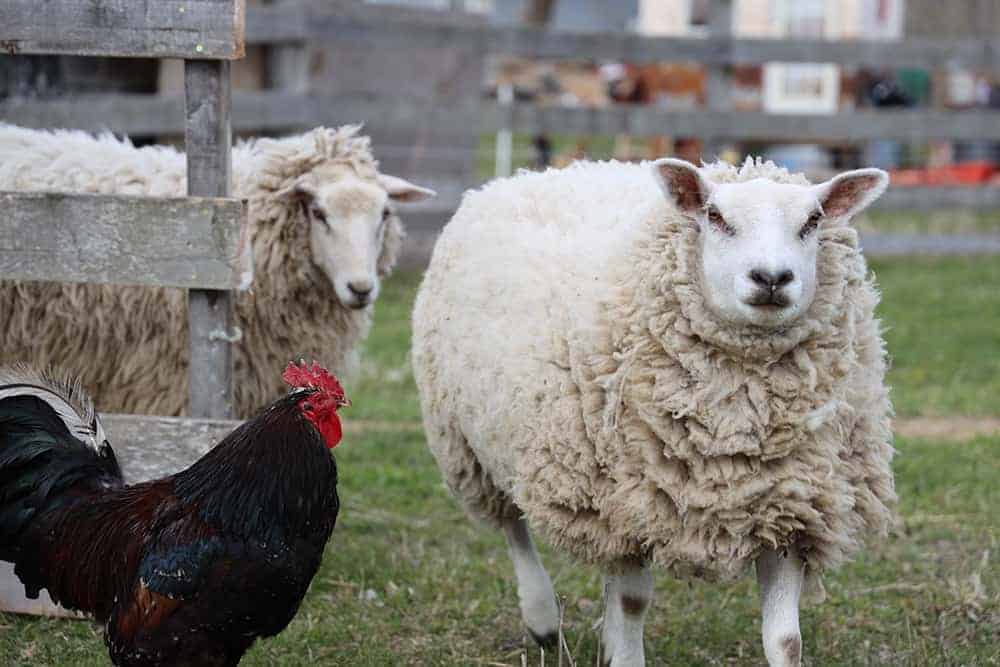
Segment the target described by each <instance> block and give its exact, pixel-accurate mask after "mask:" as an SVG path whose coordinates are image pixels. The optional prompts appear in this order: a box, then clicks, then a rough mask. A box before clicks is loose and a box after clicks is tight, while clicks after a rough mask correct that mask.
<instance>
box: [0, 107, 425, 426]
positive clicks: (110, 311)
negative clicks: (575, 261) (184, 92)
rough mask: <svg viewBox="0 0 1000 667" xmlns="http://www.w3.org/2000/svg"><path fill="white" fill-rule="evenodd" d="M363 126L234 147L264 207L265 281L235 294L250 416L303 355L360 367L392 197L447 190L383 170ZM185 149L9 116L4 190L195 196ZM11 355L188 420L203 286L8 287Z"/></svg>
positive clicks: (2, 145)
mask: <svg viewBox="0 0 1000 667" xmlns="http://www.w3.org/2000/svg"><path fill="white" fill-rule="evenodd" d="M358 130H359V127H358V126H345V127H342V128H339V129H327V128H316V129H314V130H312V131H310V132H306V133H305V134H302V135H298V136H293V137H288V138H284V139H257V140H253V141H249V142H247V143H244V144H242V145H239V146H236V147H235V148H234V149H233V193H234V196H236V197H240V198H245V199H247V200H249V226H250V227H249V232H250V239H251V243H252V250H253V255H254V277H253V284H252V287H251V289H250V290H249V291H246V292H240V293H238V294H237V295H236V297H235V307H234V310H235V315H236V324H237V326H239V328H240V330H241V332H242V337H241V339H240V340H238V341H237V343H236V345H235V349H234V358H235V361H234V363H235V403H236V405H235V411H236V413H237V414H238V415H240V416H242V417H248V416H250V415H251V414H252V413H253V412H254V411H255V410H256V409H258V408H259V407H260V406H261V405H263V404H265V403H267V402H268V401H269V400H271V399H273V398H274V397H276V396H279V395H281V393H282V392H283V391H284V389H283V385H282V382H281V371H282V369H283V368H284V366H285V365H286V364H287V363H288V360H289V359H290V358H293V357H298V356H303V357H306V358H315V359H322V360H323V362H324V363H325V364H326V365H327V367H328V368H329V369H330V370H331V371H332V372H334V373H336V374H338V375H345V374H347V375H350V374H351V373H352V372H353V371H354V370H355V367H356V366H357V358H358V350H359V347H360V344H361V342H362V341H363V340H364V338H365V337H366V336H367V334H368V330H369V328H370V325H371V314H372V313H371V311H372V307H371V306H372V303H373V302H374V301H375V299H376V298H377V297H378V294H379V287H380V279H381V278H382V277H383V276H385V275H386V274H388V273H389V271H390V270H391V269H392V267H393V265H394V264H395V262H396V258H397V255H398V252H399V249H400V244H401V241H402V237H403V227H402V223H401V222H400V220H399V218H398V216H397V215H396V213H395V209H394V205H393V203H392V202H399V201H403V202H413V201H419V200H421V199H424V198H426V197H429V196H432V195H433V194H434V193H433V191H431V190H427V189H425V188H421V187H418V186H416V185H413V184H411V183H408V182H407V181H405V180H403V179H400V178H396V177H393V176H386V175H384V174H380V173H378V163H377V162H376V161H375V159H374V158H373V157H372V154H371V147H370V142H369V139H368V137H365V136H363V135H360V134H358ZM186 173H187V167H186V163H185V158H184V154H183V153H180V152H178V151H176V150H174V149H173V148H169V147H163V146H151V147H144V148H134V147H133V146H132V145H131V143H130V142H128V141H127V140H124V141H119V140H117V139H116V138H115V137H114V136H112V135H108V134H105V135H102V136H99V137H96V138H95V137H93V136H91V135H89V134H87V133H84V132H79V131H56V132H48V131H36V130H27V129H23V128H18V127H13V126H10V125H0V190H54V191H64V192H65V191H69V192H89V193H115V194H131V195H149V196H160V197H163V196H183V195H185V194H186V187H187V186H186ZM0 312H3V313H4V315H5V317H6V322H5V326H4V327H3V329H2V339H0V364H3V363H9V362H13V361H27V362H30V363H32V364H41V365H45V364H54V365H58V366H60V367H64V368H72V369H74V371H75V372H78V373H79V374H80V375H81V376H82V378H83V382H84V384H85V386H86V387H87V388H88V390H89V391H90V392H91V393H93V394H94V395H96V396H98V397H99V408H100V409H101V410H102V411H120V412H129V413H153V414H166V415H176V414H183V413H184V411H185V410H186V405H187V394H188V389H187V387H188V380H187V365H188V357H189V349H188V325H187V322H188V318H187V293H186V291H184V290H179V289H166V288H150V287H135V286H119V285H66V284H57V283H30V282H13V281H5V282H2V283H0Z"/></svg>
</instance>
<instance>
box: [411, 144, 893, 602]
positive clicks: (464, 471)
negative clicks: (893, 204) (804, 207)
mask: <svg viewBox="0 0 1000 667" xmlns="http://www.w3.org/2000/svg"><path fill="white" fill-rule="evenodd" d="M705 172H706V175H707V177H708V178H709V179H710V180H712V181H714V182H717V183H722V182H733V181H748V180H752V179H754V178H769V179H771V180H774V181H778V182H788V183H805V182H806V181H805V179H804V178H802V177H801V176H796V175H791V174H788V173H787V172H786V171H784V170H782V169H779V168H777V167H775V166H774V165H773V164H771V163H759V162H752V161H748V162H747V163H746V164H745V165H744V166H743V167H742V168H740V169H736V168H734V167H731V166H729V165H725V164H721V163H720V164H717V165H713V166H711V167H709V168H707V169H706V170H705ZM819 233H820V237H819V239H820V240H819V243H820V249H819V259H818V272H817V283H818V286H817V294H816V298H815V301H814V302H813V304H812V306H811V307H810V309H809V310H808V312H807V313H806V314H805V315H804V317H802V318H801V319H800V320H799V321H797V322H796V323H795V324H793V325H791V326H789V327H788V328H786V329H783V330H781V331H770V332H769V331H762V330H755V329H752V328H746V329H739V328H734V327H733V325H730V324H727V323H724V322H722V321H720V320H718V319H717V318H716V317H715V316H714V315H713V314H712V313H711V312H710V311H709V310H708V309H707V307H706V305H705V302H704V299H703V297H702V293H701V287H700V284H699V282H700V279H699V275H700V272H699V268H698V266H699V253H700V250H699V243H698V234H699V232H698V230H697V228H696V227H695V226H694V225H693V224H692V223H690V222H688V221H687V220H686V219H684V218H683V217H682V216H681V214H680V213H679V212H677V211H676V210H675V209H673V208H672V207H671V206H670V205H669V204H668V203H667V201H666V200H665V198H664V196H663V195H662V194H661V191H660V189H659V188H658V186H657V185H656V183H655V181H654V180H653V176H652V172H651V169H650V167H649V166H648V165H628V164H620V163H615V162H610V163H588V164H579V165H577V166H574V167H571V168H569V169H566V170H562V171H551V170H550V171H548V172H545V173H543V174H521V175H518V176H516V177H514V178H512V179H508V180H504V181H498V182H494V183H493V184H491V185H488V186H487V187H486V188H484V189H483V190H480V191H478V192H474V193H471V194H469V195H467V197H466V199H465V201H464V202H463V204H462V207H461V208H460V209H459V211H458V213H457V214H456V215H455V217H454V219H453V220H452V221H451V223H450V224H449V225H448V227H447V228H446V229H445V231H444V233H443V234H442V237H441V239H440V240H439V242H438V245H437V247H436V248H435V251H434V256H433V259H432V261H431V266H430V269H429V270H428V272H427V275H426V278H425V280H424V283H423V285H422V286H421V288H420V292H419V294H418V297H417V305H416V309H415V312H414V348H413V361H414V370H415V375H416V378H417V384H418V387H419V389H420V393H421V400H422V406H423V412H424V421H425V426H426V429H427V435H428V442H429V445H430V448H431V451H432V452H433V453H434V455H435V457H436V458H437V461H438V464H439V466H440V467H441V470H442V472H443V473H444V476H445V479H446V481H447V482H448V484H449V486H450V487H451V489H452V490H453V491H454V492H455V494H456V495H457V496H458V497H459V498H460V499H461V501H462V502H463V504H464V505H465V506H466V507H467V509H468V510H469V511H470V512H471V513H473V514H474V515H476V516H480V517H484V518H487V519H499V518H501V517H503V516H505V515H511V514H519V513H523V514H524V515H525V516H526V517H527V518H528V520H529V522H530V523H531V524H532V526H533V527H534V528H535V529H536V530H539V531H541V532H542V533H543V534H544V535H545V536H547V537H548V539H549V540H550V541H552V542H554V543H555V544H557V545H558V546H559V547H561V548H563V549H565V550H567V551H570V552H572V553H573V554H574V555H575V556H577V557H578V558H581V559H583V560H585V561H591V562H597V563H601V564H604V565H606V566H611V567H614V566H616V565H620V564H622V563H624V562H634V561H637V560H639V561H647V562H652V563H655V564H658V565H661V566H664V567H667V568H670V569H672V570H673V571H675V572H676V573H679V574H691V575H698V576H705V577H723V578H728V577H732V576H735V575H737V574H739V573H741V572H742V571H744V570H745V568H746V567H747V565H748V564H750V563H751V562H753V560H754V559H755V557H756V556H757V555H759V554H760V553H761V551H762V550H764V549H765V548H772V549H775V548H776V549H782V548H788V547H795V548H798V549H799V550H801V552H802V554H803V557H804V558H805V560H806V562H807V564H808V568H809V571H810V573H811V574H813V575H815V574H817V573H819V572H820V571H822V570H823V569H826V568H830V567H833V566H836V565H838V564H839V563H841V562H843V561H844V560H845V559H846V558H847V557H849V556H850V555H851V554H853V553H855V552H857V551H858V550H859V549H860V548H861V546H862V541H863V539H864V538H865V537H866V536H867V535H870V534H884V533H885V532H886V531H887V528H888V527H889V525H890V523H891V521H892V516H893V515H892V511H891V509H890V508H891V506H892V505H893V503H894V501H895V493H894V490H893V478H892V472H891V469H890V460H891V458H892V453H893V449H892V446H891V431H890V423H889V418H890V414H891V406H890V404H889V400H888V394H887V389H886V387H885V384H884V382H883V378H884V374H885V353H884V349H883V342H882V339H881V336H880V333H879V324H878V321H877V320H876V319H875V317H874V309H875V306H876V304H877V302H878V293H877V292H876V290H875V287H874V285H873V283H872V280H871V278H870V277H869V276H868V275H867V269H866V266H865V262H864V260H863V258H862V256H861V253H860V251H859V248H858V238H857V234H856V233H855V231H854V230H853V229H852V228H851V227H850V226H848V221H844V220H839V221H838V220H831V221H828V222H826V223H824V225H823V226H822V228H821V230H820V232H819ZM814 583H818V581H815V580H814Z"/></svg>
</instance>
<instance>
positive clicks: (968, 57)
mask: <svg viewBox="0 0 1000 667" xmlns="http://www.w3.org/2000/svg"><path fill="white" fill-rule="evenodd" d="M248 12H249V14H248V18H247V40H248V41H249V42H250V43H275V42H289V41H319V42H330V41H339V42H341V43H344V42H352V43H357V44H359V45H361V46H364V48H378V46H380V45H383V44H389V45H392V46H394V47H396V48H399V47H400V46H406V47H414V48H416V47H427V46H438V45H441V44H449V45H450V46H455V47H467V48H478V49H482V50H484V51H487V52H490V53H497V54H510V55H519V56H528V57H536V58H556V59H579V58H581V57H585V58H588V59H593V60H616V61H623V62H633V63H641V62H669V61H687V62H697V63H702V64H760V63H766V62H810V63H813V62H831V63H837V64H840V65H869V66H878V67H927V68H937V67H941V66H942V65H946V64H947V65H959V66H966V67H987V68H995V67H998V66H1000V40H996V39H927V38H907V39H905V40H901V41H871V40H848V41H837V42H833V41H823V40H804V39H795V40H786V39H782V40H774V39H732V38H730V37H711V38H708V39H699V38H693V37H643V36H640V35H636V34H632V33H616V32H606V33H574V32H563V31H552V30H545V29H539V28H527V27H512V26H492V25H486V24H484V23H482V22H481V21H480V22H478V23H477V22H473V21H465V22H464V23H456V19H455V18H454V16H455V15H454V14H452V15H450V16H449V15H448V14H446V13H444V12H438V11H426V10H424V11H418V10H410V11H406V12H401V11H400V10H399V8H398V7H396V6H385V7H380V6H377V5H375V6H371V5H368V6H358V5H357V4H356V3H355V4H345V3H333V6H331V4H330V3H328V2H323V3H316V2H304V3H300V4H298V6H291V7H286V8H283V9H281V10H280V11H279V10H277V9H276V8H267V7H264V8H257V7H251V8H250V9H249V10H248Z"/></svg>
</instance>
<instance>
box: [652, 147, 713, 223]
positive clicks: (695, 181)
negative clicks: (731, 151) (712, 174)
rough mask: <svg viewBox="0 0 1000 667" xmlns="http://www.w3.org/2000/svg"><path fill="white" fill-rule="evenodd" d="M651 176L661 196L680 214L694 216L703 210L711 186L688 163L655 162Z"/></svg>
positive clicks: (669, 159) (695, 168) (670, 159)
mask: <svg viewBox="0 0 1000 667" xmlns="http://www.w3.org/2000/svg"><path fill="white" fill-rule="evenodd" d="M653 176H654V177H655V178H656V182H657V183H659V185H660V188H662V189H663V194H665V195H666V196H667V199H669V200H670V201H672V202H673V203H674V205H675V206H677V209H678V210H680V211H681V212H682V213H687V214H694V213H696V212H698V211H701V210H703V209H704V208H705V204H706V203H707V202H708V197H709V194H710V193H711V191H712V186H711V184H710V183H709V182H708V181H706V180H705V179H704V178H702V176H701V172H700V171H698V167H696V166H694V165H693V164H691V163H690V162H685V161H684V160H676V159H674V158H663V159H662V160H657V161H656V162H654V163H653Z"/></svg>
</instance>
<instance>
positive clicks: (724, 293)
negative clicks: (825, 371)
mask: <svg viewBox="0 0 1000 667" xmlns="http://www.w3.org/2000/svg"><path fill="white" fill-rule="evenodd" d="M654 166H655V169H656V175H657V177H658V181H659V183H660V184H661V186H662V188H663V190H664V192H665V193H666V194H667V196H668V198H669V199H670V200H672V201H673V203H674V204H675V205H676V206H677V208H678V210H679V211H681V213H682V214H684V215H685V216H686V217H687V218H688V219H690V220H691V222H692V223H693V224H695V225H697V228H698V231H699V238H700V249H701V253H700V266H699V278H700V280H701V287H702V293H703V296H704V299H705V302H706V304H707V305H708V307H709V308H710V309H711V310H712V312H713V313H715V315H716V316H717V317H719V318H721V319H723V320H725V321H727V322H730V323H733V324H736V325H738V326H753V327H760V328H765V329H780V328H782V327H784V326H787V325H789V324H791V323H792V322H794V321H795V320H797V319H798V318H799V317H801V316H802V315H803V314H804V313H805V312H806V311H808V310H809V307H810V305H811V304H812V302H813V297H814V296H815V294H816V260H817V256H818V253H819V252H820V244H819V229H820V227H821V226H822V225H823V224H824V223H826V222H827V221H829V220H833V219H841V218H843V219H848V220H849V219H850V218H852V217H853V216H854V215H856V214H857V213H858V212H860V211H861V210H863V209H864V208H865V207H867V206H868V205H869V204H870V203H871V202H873V201H874V200H875V199H876V198H877V197H878V196H879V195H880V194H881V193H882V192H883V191H884V190H885V187H886V185H887V184H888V176H887V175H886V174H885V172H883V171H881V170H878V169H861V170H857V171H853V172H847V173H844V174H841V175H839V176H837V177H835V178H833V179H831V180H830V181H827V182H825V183H821V184H819V185H798V184H791V183H778V182H775V181H771V180H768V179H755V180H750V181H745V182H738V183H713V182H711V181H709V180H708V179H706V178H705V177H703V175H702V174H701V172H700V171H699V170H698V169H697V168H696V167H694V166H693V165H691V164H689V163H687V162H683V161H680V160H669V159H668V160H660V161H659V162H656V163H655V164H654Z"/></svg>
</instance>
